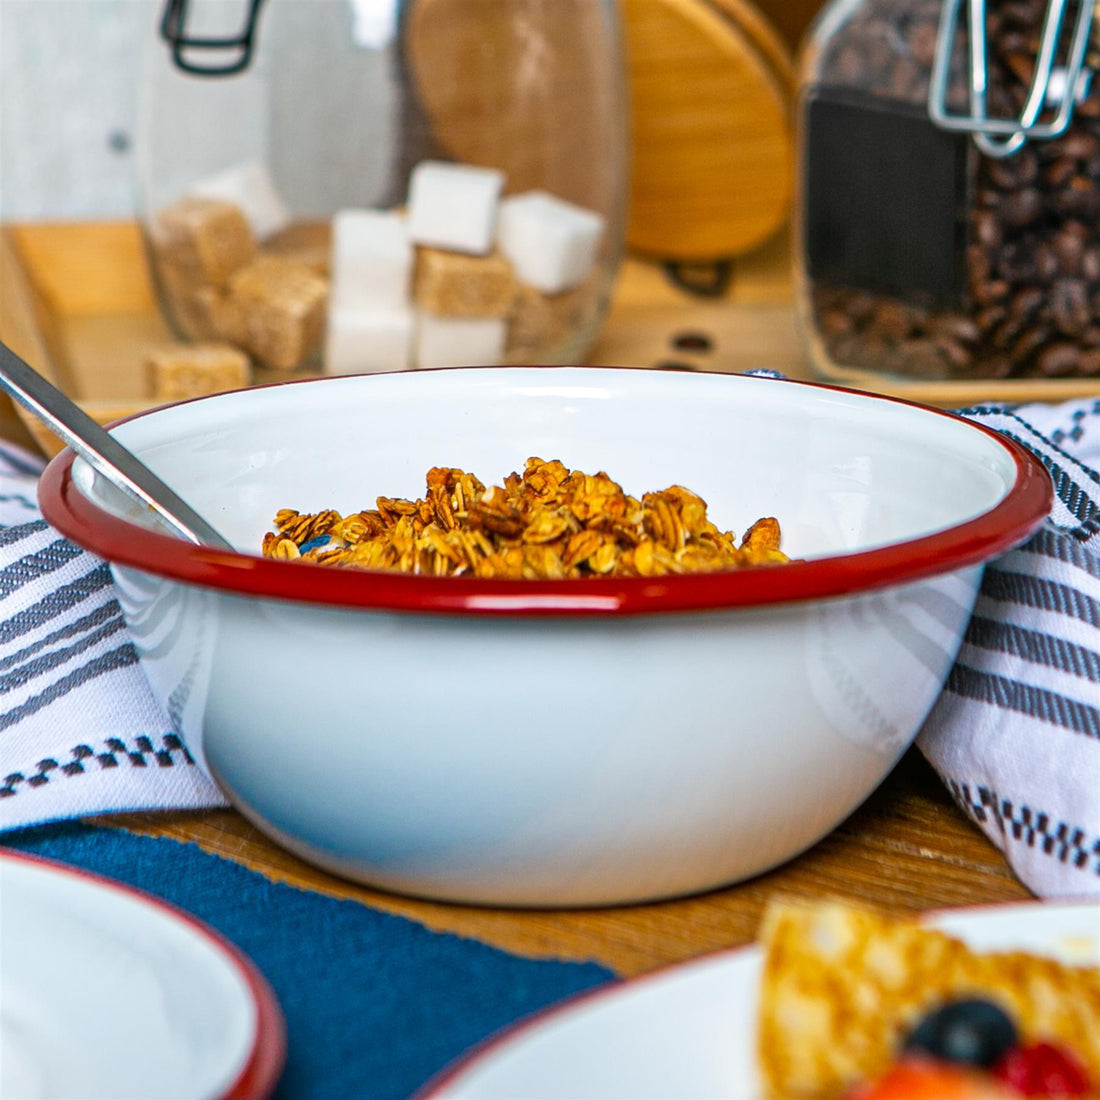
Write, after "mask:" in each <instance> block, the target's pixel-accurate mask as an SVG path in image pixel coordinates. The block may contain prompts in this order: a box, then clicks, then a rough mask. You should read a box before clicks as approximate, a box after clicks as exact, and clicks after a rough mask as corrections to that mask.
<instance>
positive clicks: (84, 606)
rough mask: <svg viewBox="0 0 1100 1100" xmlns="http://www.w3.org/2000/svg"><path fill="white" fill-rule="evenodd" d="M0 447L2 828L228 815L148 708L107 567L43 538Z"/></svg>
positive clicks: (26, 492)
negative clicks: (92, 817)
mask: <svg viewBox="0 0 1100 1100" xmlns="http://www.w3.org/2000/svg"><path fill="white" fill-rule="evenodd" d="M41 469H42V463H41V460H40V459H38V458H37V457H36V456H34V455H31V454H28V453H27V452H24V451H21V450H19V449H17V448H15V447H12V446H10V445H8V444H4V445H3V446H0V828H3V829H13V828H18V827H20V826H23V825H30V824H37V823H39V822H45V821H57V820H61V819H63V818H70V817H82V816H85V815H88V814H94V813H104V812H108V811H119V810H140V809H169V808H171V809H196V808H201V807H207V806H220V805H224V801H223V799H222V797H221V795H220V794H219V793H218V791H217V790H216V788H215V787H214V786H213V784H212V783H211V782H210V781H209V780H208V779H207V778H206V777H205V776H204V775H203V774H202V773H201V772H200V771H199V769H198V768H197V767H196V766H195V764H194V761H193V760H192V759H191V757H190V755H189V754H188V752H187V750H186V748H185V747H184V746H183V745H182V744H181V743H180V740H179V738H178V737H177V735H176V734H175V732H174V731H173V729H172V727H171V724H170V723H169V721H168V719H167V718H166V717H165V715H164V713H163V712H162V711H161V709H160V707H159V706H158V705H157V703H156V702H155V701H154V699H153V697H152V695H151V694H150V691H149V688H148V686H147V684H146V682H145V677H144V676H143V675H142V673H141V670H140V668H139V667H138V664H137V654H136V653H135V651H134V647H133V644H132V643H131V641H130V637H129V634H128V633H127V630H126V626H125V623H124V622H123V619H122V609H121V608H120V607H119V603H118V600H117V598H116V594H115V590H114V585H113V583H112V581H111V575H110V572H109V570H108V568H107V566H106V565H105V564H104V563H103V562H102V561H100V560H99V559H98V558H96V557H94V556H93V555H91V554H88V553H86V552H85V551H83V550H81V549H79V548H78V547H76V546H74V545H73V544H72V543H71V542H68V541H67V540H66V539H63V538H61V537H60V536H59V535H58V534H57V532H56V531H53V530H52V529H51V528H49V527H48V526H47V525H46V523H45V521H44V520H43V519H42V517H41V515H40V513H39V511H38V505H37V503H36V499H35V491H36V489H35V487H36V482H37V480H38V474H39V473H40V471H41Z"/></svg>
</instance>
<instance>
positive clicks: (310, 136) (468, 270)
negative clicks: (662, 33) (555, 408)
mask: <svg viewBox="0 0 1100 1100" xmlns="http://www.w3.org/2000/svg"><path fill="white" fill-rule="evenodd" d="M148 55H149V56H148V57H147V58H146V64H145V75H144V86H143V93H142V98H141V111H140V123H139V140H138V148H137V152H138V157H137V161H138V164H139V190H140V203H141V221H142V224H143V227H144V230H145V237H146V242H147V246H148V252H149V256H150V260H151V268H152V270H153V272H154V275H155V280H156V284H157V288H158V292H159V295H160V299H161V303H162V306H163V310H164V313H165V315H166V316H167V318H168V319H169V321H170V322H171V324H172V325H173V326H174V328H175V329H176V331H177V332H178V334H179V335H181V336H182V337H184V338H186V339H189V340H192V341H204V342H208V341H220V342H223V343H229V344H231V345H234V347H235V348H237V349H240V350H243V351H244V352H245V353H246V354H247V355H248V356H249V357H250V358H251V361H252V364H253V365H254V367H255V368H259V369H260V370H261V371H274V372H276V373H277V374H278V373H295V372H298V373H302V372H305V373H318V372H327V373H359V372H362V371H371V370H398V369H405V368H415V367H434V366H459V365H470V364H477V365H495V364H502V363H541V362H548V363H574V362H578V361H580V360H581V359H582V358H583V357H584V355H585V354H586V352H587V350H588V348H589V346H590V345H591V343H592V341H593V338H594V336H595V334H596V332H597V329H598V327H599V325H600V322H601V320H602V318H603V316H604V313H605V311H606V308H607V304H608V299H609V294H610V289H611V285H612V282H613V279H614V275H615V271H616V267H617V265H618V262H619V257H620V251H621V247H622V237H623V220H624V209H623V208H624V202H625V198H624V196H625V194H626V124H625V121H624V119H625V92H624V71H623V61H622V57H621V49H620V30H619V25H618V21H617V12H616V4H615V2H614V0H268V2H267V3H264V2H263V0H164V9H163V13H162V22H161V26H160V33H159V35H157V36H151V41H150V43H149V44H148Z"/></svg>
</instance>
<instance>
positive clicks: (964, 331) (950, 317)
mask: <svg viewBox="0 0 1100 1100" xmlns="http://www.w3.org/2000/svg"><path fill="white" fill-rule="evenodd" d="M932 328H933V330H934V331H935V332H937V333H939V334H941V335H942V336H944V337H946V338H947V339H949V340H955V341H959V342H961V343H964V344H976V343H977V342H978V341H979V340H980V339H981V336H982V330H981V329H980V328H979V327H978V323H977V322H976V321H975V320H974V319H973V318H972V317H963V316H961V315H960V314H957V313H944V314H942V315H941V316H939V317H936V318H934V319H933V321H932Z"/></svg>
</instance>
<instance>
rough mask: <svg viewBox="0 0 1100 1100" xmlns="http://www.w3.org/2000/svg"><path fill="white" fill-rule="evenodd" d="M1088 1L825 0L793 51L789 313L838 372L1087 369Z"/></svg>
mask: <svg viewBox="0 0 1100 1100" xmlns="http://www.w3.org/2000/svg"><path fill="white" fill-rule="evenodd" d="M1098 43H1100V36H1098V35H1097V32H1096V28H1095V4H1094V0H1051V2H1050V3H1049V4H1048V3H1047V2H1046V0H990V2H989V3H988V4H987V3H986V2H985V0H831V2H830V3H828V4H827V5H826V6H825V8H824V9H823V11H822V12H821V14H820V15H819V17H818V20H817V22H816V23H815V25H814V28H813V30H812V31H811V34H810V36H809V38H808V41H807V46H806V48H805V50H804V51H803V57H802V68H801V97H800V101H799V128H800V169H799V171H800V179H799V200H798V205H797V213H796V248H795V253H796V262H795V267H796V283H797V287H798V298H799V318H800V322H801V325H802V328H803V333H804V335H805V337H806V342H807V345H808V347H809V350H810V355H811V358H812V360H813V362H814V365H815V367H816V369H817V371H818V372H819V373H820V374H821V375H823V376H825V377H829V378H832V379H836V380H846V381H853V380H854V381H857V382H858V381H859V380H860V379H861V378H866V376H867V375H874V376H878V377H881V376H883V375H890V376H894V377H896V378H898V379H904V380H918V379H921V380H950V379H971V380H973V379H1031V380H1037V379H1065V380H1069V381H1073V382H1075V383H1080V381H1081V380H1083V379H1084V380H1087V379H1095V380H1096V382H1097V385H1098V386H1100V79H1094V76H1093V71H1094V69H1095V68H1097V67H1100V49H1098Z"/></svg>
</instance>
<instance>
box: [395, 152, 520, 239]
mask: <svg viewBox="0 0 1100 1100" xmlns="http://www.w3.org/2000/svg"><path fill="white" fill-rule="evenodd" d="M503 186H504V173H502V172H498V171H497V170H496V169H495V168H475V167H473V166H472V165H468V164H449V163H446V162H444V161H438V160H422V161H421V162H420V163H419V164H417V165H416V167H415V168H413V170H412V172H411V173H410V174H409V237H410V239H411V240H413V241H415V242H416V243H417V244H425V245H431V246H433V247H435V248H447V249H451V250H452V251H454V252H468V253H470V254H472V255H475V256H484V255H485V254H486V253H487V252H488V251H489V250H490V249H491V248H492V246H493V236H494V233H495V232H496V220H497V207H498V203H499V200H500V192H501V188H502V187H503Z"/></svg>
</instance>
